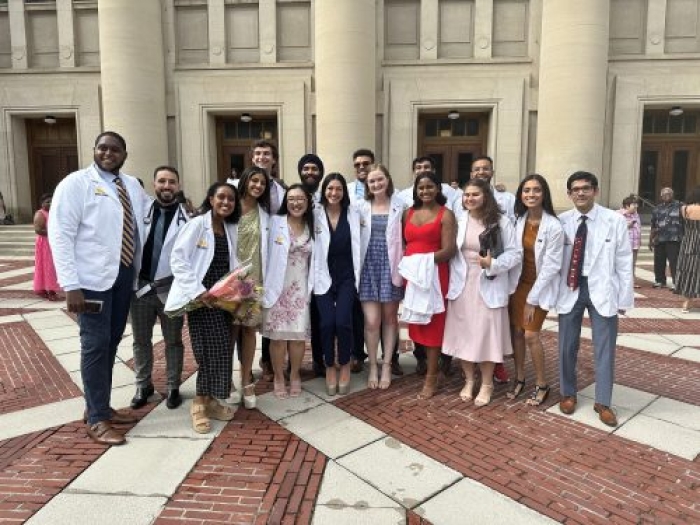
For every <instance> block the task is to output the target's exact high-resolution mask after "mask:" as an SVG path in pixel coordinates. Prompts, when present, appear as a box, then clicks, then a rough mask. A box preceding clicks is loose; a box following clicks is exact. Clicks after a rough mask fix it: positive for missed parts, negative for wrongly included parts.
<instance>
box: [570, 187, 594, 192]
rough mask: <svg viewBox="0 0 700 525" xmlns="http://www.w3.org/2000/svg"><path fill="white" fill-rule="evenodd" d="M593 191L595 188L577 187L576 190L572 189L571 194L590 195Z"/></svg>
mask: <svg viewBox="0 0 700 525" xmlns="http://www.w3.org/2000/svg"><path fill="white" fill-rule="evenodd" d="M592 191H593V186H577V187H576V188H571V189H570V190H569V193H590V192H592Z"/></svg>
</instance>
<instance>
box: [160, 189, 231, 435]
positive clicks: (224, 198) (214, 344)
mask: <svg viewBox="0 0 700 525" xmlns="http://www.w3.org/2000/svg"><path fill="white" fill-rule="evenodd" d="M201 209H202V211H203V214H202V215H199V216H198V217H195V218H194V219H192V220H191V221H190V222H188V223H187V224H186V225H185V226H183V228H182V229H181V230H180V234H179V235H178V237H177V239H176V240H175V244H174V246H173V251H172V254H171V256H170V267H171V269H172V272H173V277H174V280H173V285H172V288H171V289H170V293H169V294H168V300H167V303H166V305H165V310H166V311H172V310H177V309H178V308H180V307H182V306H184V305H186V304H187V303H189V302H190V301H192V300H194V299H199V300H200V301H202V302H203V303H204V304H206V305H209V294H208V291H207V290H209V289H210V288H211V287H212V286H213V285H214V284H215V283H216V282H217V281H218V280H219V279H221V278H222V277H223V276H224V275H226V274H227V273H228V272H230V271H231V270H233V269H234V268H235V267H236V265H237V260H236V237H237V232H236V223H237V222H238V219H239V215H240V209H239V205H238V191H237V190H236V188H234V187H233V186H231V185H229V184H226V183H223V182H217V183H215V184H213V185H212V186H211V187H210V188H209V190H208V191H207V196H206V198H205V199H204V202H203V203H202V208H201ZM187 321H188V326H189V332H190V339H191V341H192V353H193V354H194V358H195V360H196V361H197V365H198V367H199V370H198V373H197V387H196V388H197V390H196V395H195V398H194V400H193V401H192V407H191V409H190V414H191V416H192V427H193V428H194V430H195V431H196V432H199V433H207V432H209V431H210V430H211V424H210V422H209V419H210V418H212V419H219V420H222V421H229V420H231V419H233V415H234V410H233V409H231V408H230V407H228V406H226V405H224V404H222V403H220V402H219V401H217V400H218V399H226V398H227V397H228V395H229V392H230V390H231V374H232V371H233V354H232V352H231V334H232V323H231V314H230V313H229V312H227V311H225V310H220V309H218V308H199V309H197V310H194V311H192V312H189V313H188V314H187Z"/></svg>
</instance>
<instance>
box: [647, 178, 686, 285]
mask: <svg viewBox="0 0 700 525" xmlns="http://www.w3.org/2000/svg"><path fill="white" fill-rule="evenodd" d="M682 238H683V222H682V221H681V203H680V202H679V201H677V200H675V199H674V198H673V189H671V188H663V189H662V190H661V202H660V203H659V204H657V205H656V207H655V208H654V210H653V211H652V212H651V235H650V236H649V249H650V250H652V251H653V252H654V288H664V287H665V286H666V262H667V261H668V267H669V269H670V270H671V290H672V291H673V290H675V289H676V265H677V264H678V251H679V250H680V248H681V239H682Z"/></svg>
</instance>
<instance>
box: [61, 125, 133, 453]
mask: <svg viewBox="0 0 700 525" xmlns="http://www.w3.org/2000/svg"><path fill="white" fill-rule="evenodd" d="M126 157H127V151H126V142H125V141H124V138H123V137H122V136H121V135H119V134H118V133H115V132H113V131H105V132H104V133H101V134H100V135H98V136H97V139H96V140H95V149H94V163H93V164H91V165H90V166H89V167H87V168H86V169H83V170H79V171H76V172H73V173H71V174H70V175H68V176H66V177H65V178H64V179H63V180H62V181H61V182H60V183H59V184H58V186H57V187H56V191H55V193H54V196H53V201H52V204H51V215H50V219H49V228H48V230H49V242H50V244H51V249H52V251H53V260H54V263H55V265H56V273H57V275H58V281H59V283H60V285H61V287H62V288H63V289H64V290H65V291H66V306H67V308H68V311H69V312H74V313H77V314H78V324H79V325H80V352H81V356H80V357H81V358H80V373H81V375H82V379H83V392H84V393H85V402H86V405H87V410H86V414H85V415H86V422H87V433H88V435H89V436H90V438H92V439H93V440H94V441H96V442H97V443H100V444H104V445H121V444H122V443H124V442H125V441H126V440H125V438H124V435H123V434H122V433H120V432H117V431H116V430H115V429H114V427H113V425H114V424H122V423H133V422H135V421H136V418H135V417H134V415H133V414H132V413H131V412H130V411H124V410H114V409H113V408H112V407H111V406H110V397H111V393H112V368H113V366H114V359H115V357H116V355H117V346H118V345H119V341H120V340H121V338H122V335H123V334H124V328H125V327H126V320H127V316H128V314H129V304H130V302H131V294H132V291H133V286H134V278H135V276H136V275H137V274H138V264H139V262H140V243H139V239H140V238H141V237H142V235H143V231H142V225H143V222H142V221H141V220H137V219H140V218H141V217H144V209H145V206H144V204H145V202H146V201H147V196H146V194H145V192H144V191H143V188H142V187H141V185H140V184H139V182H138V180H137V179H136V178H134V177H132V176H130V175H127V174H125V173H122V172H121V167H122V166H123V165H124V162H125V161H126Z"/></svg>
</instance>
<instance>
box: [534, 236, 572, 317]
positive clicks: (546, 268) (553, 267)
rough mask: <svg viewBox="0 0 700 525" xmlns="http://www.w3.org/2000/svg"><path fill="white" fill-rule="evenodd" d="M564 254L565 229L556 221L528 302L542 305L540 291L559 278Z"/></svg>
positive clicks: (546, 243) (546, 242)
mask: <svg viewBox="0 0 700 525" xmlns="http://www.w3.org/2000/svg"><path fill="white" fill-rule="evenodd" d="M563 256H564V230H563V229H562V227H561V225H560V224H558V223H556V224H554V226H552V227H551V228H550V231H549V232H547V239H546V240H545V253H544V259H543V260H542V267H541V268H540V269H539V271H538V272H537V279H536V280H535V284H533V285H532V288H531V289H530V293H529V294H528V295H527V301H526V302H527V304H531V305H533V306H540V293H541V292H542V290H544V289H545V288H547V286H548V285H549V283H551V282H552V281H558V280H559V271H560V270H561V265H562V257H563Z"/></svg>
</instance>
